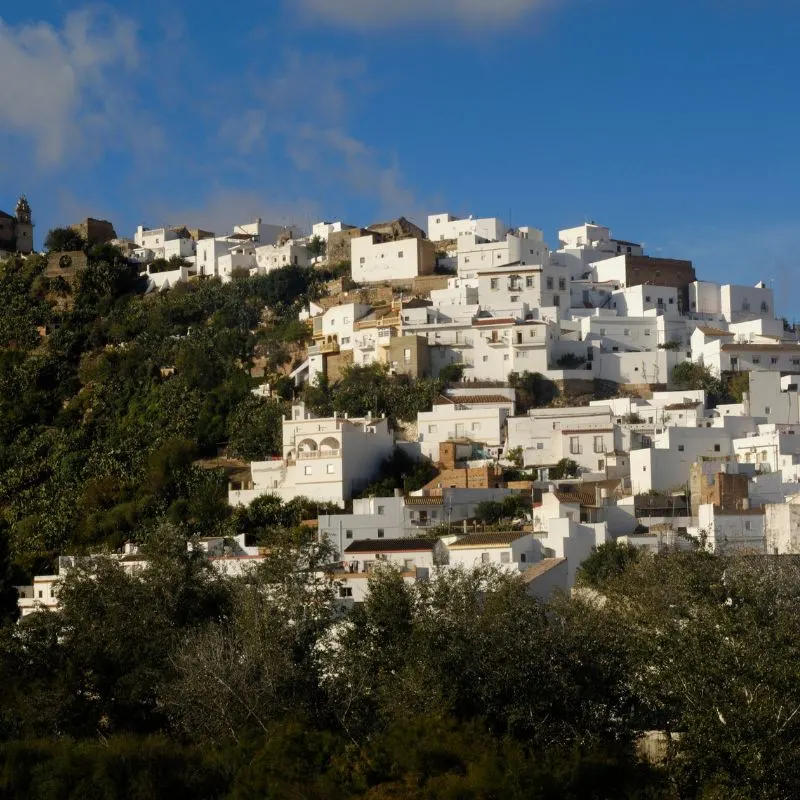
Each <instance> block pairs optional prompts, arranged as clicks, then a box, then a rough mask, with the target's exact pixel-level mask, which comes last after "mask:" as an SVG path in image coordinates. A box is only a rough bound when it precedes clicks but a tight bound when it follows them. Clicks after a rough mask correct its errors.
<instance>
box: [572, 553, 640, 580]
mask: <svg viewBox="0 0 800 800" xmlns="http://www.w3.org/2000/svg"><path fill="white" fill-rule="evenodd" d="M640 555H641V551H640V550H639V548H637V547H634V546H633V545H631V544H618V543H617V542H606V543H605V544H601V545H600V547H598V548H596V549H595V551H594V552H593V553H592V554H591V555H590V556H589V558H587V559H586V561H584V562H583V564H581V566H580V569H579V570H578V578H577V580H578V583H579V584H580V585H582V586H588V587H589V588H591V589H598V590H600V591H602V590H603V589H605V588H606V586H607V585H608V584H609V582H610V581H612V580H613V579H615V578H618V577H619V576H620V575H622V574H623V573H624V572H625V570H626V569H627V568H628V567H629V566H630V565H631V564H633V563H635V562H637V561H638V560H639V556H640Z"/></svg>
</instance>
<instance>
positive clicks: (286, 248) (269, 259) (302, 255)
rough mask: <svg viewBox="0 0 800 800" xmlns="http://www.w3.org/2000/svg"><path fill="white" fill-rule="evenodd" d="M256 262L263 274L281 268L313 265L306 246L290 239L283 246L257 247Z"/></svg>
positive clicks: (267, 245)
mask: <svg viewBox="0 0 800 800" xmlns="http://www.w3.org/2000/svg"><path fill="white" fill-rule="evenodd" d="M255 261H256V266H257V267H258V271H259V273H262V274H263V273H266V272H272V270H274V269H280V268H281V267H289V266H295V267H307V266H309V265H310V264H311V255H310V254H309V252H308V248H307V247H306V246H305V245H304V244H301V243H300V242H296V241H294V240H293V239H290V240H289V241H287V242H284V243H282V244H266V245H261V246H260V247H256V248H255Z"/></svg>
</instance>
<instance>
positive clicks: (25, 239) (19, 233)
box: [14, 195, 33, 253]
mask: <svg viewBox="0 0 800 800" xmlns="http://www.w3.org/2000/svg"><path fill="white" fill-rule="evenodd" d="M15 211H16V215H17V216H16V221H15V225H14V231H15V234H16V239H17V252H18V253H31V252H33V221H32V219H31V207H30V204H29V203H28V200H27V198H26V197H25V195H22V197H20V198H19V200H18V201H17V207H16V209H15Z"/></svg>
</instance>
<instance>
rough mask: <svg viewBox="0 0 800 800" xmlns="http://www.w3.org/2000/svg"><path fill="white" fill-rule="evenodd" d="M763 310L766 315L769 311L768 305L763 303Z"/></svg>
mask: <svg viewBox="0 0 800 800" xmlns="http://www.w3.org/2000/svg"><path fill="white" fill-rule="evenodd" d="M761 310H762V311H763V312H764V313H765V314H766V313H767V311H769V306H768V305H767V304H766V303H762V304H761Z"/></svg>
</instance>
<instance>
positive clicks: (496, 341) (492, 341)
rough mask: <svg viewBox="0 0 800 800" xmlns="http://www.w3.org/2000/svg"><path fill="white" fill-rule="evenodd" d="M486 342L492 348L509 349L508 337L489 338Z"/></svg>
mask: <svg viewBox="0 0 800 800" xmlns="http://www.w3.org/2000/svg"><path fill="white" fill-rule="evenodd" d="M484 341H485V342H486V344H488V345H490V346H491V347H508V342H509V339H508V336H498V337H497V338H494V337H491V336H487V337H485V338H484Z"/></svg>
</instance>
